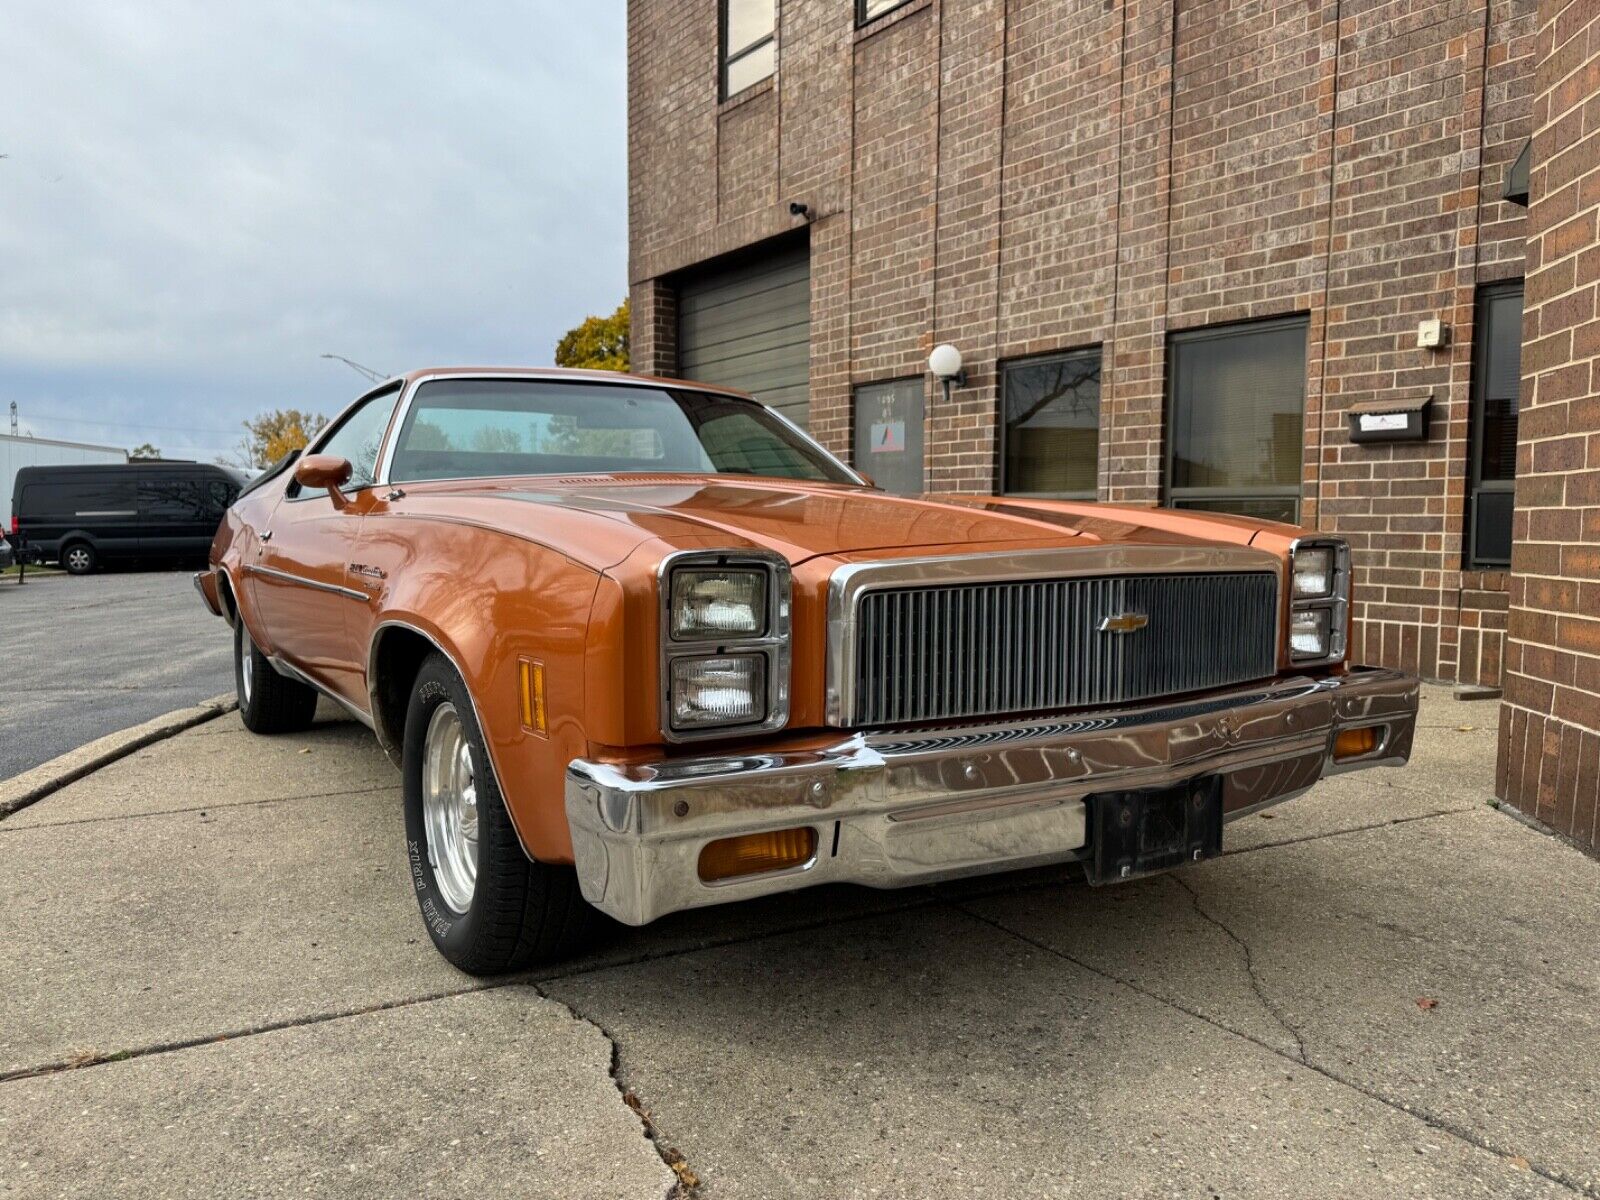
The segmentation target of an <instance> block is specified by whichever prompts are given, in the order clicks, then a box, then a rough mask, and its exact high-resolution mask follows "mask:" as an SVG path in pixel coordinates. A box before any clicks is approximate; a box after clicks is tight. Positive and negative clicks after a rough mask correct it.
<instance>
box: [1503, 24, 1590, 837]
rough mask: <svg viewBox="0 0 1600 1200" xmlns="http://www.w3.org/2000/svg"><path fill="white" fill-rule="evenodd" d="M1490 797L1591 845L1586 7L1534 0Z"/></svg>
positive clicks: (1587, 54) (1588, 254) (1588, 98)
mask: <svg viewBox="0 0 1600 1200" xmlns="http://www.w3.org/2000/svg"><path fill="white" fill-rule="evenodd" d="M1538 59H1539V62H1538V68H1537V71H1536V75H1535V98H1534V104H1533V127H1534V132H1533V159H1532V163H1533V170H1532V173H1531V176H1530V188H1529V195H1530V199H1531V205H1530V208H1529V210H1528V245H1527V262H1528V274H1527V285H1526V289H1527V290H1526V301H1525V309H1524V319H1523V353H1522V409H1521V414H1520V418H1519V426H1518V459H1517V507H1516V516H1515V519H1514V523H1513V535H1514V537H1515V545H1514V547H1513V550H1512V558H1511V568H1512V581H1511V614H1510V633H1509V638H1508V642H1507V646H1506V679H1505V703H1504V704H1503V705H1502V706H1501V719H1500V746H1501V752H1500V770H1499V778H1498V780H1497V785H1498V791H1499V794H1500V796H1501V797H1502V798H1503V799H1505V800H1506V801H1508V802H1509V803H1511V804H1513V805H1515V806H1516V807H1517V808H1519V809H1521V810H1523V811H1524V812H1527V813H1530V814H1532V815H1534V816H1536V817H1537V818H1538V819H1539V820H1541V821H1543V822H1545V823H1546V824H1548V825H1551V826H1553V827H1554V828H1555V829H1557V830H1558V831H1560V832H1561V833H1565V834H1569V835H1571V836H1572V837H1574V838H1576V839H1578V840H1579V841H1580V842H1583V843H1586V844H1588V845H1600V812H1597V811H1596V809H1597V805H1600V307H1597V302H1596V296H1597V289H1600V10H1597V9H1596V7H1595V5H1594V4H1593V2H1592V0H1542V2H1541V3H1540V5H1539V30H1538Z"/></svg>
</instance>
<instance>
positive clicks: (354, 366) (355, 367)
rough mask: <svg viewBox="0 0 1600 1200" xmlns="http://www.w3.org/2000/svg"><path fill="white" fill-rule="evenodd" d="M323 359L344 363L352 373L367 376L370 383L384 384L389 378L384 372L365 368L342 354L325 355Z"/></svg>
mask: <svg viewBox="0 0 1600 1200" xmlns="http://www.w3.org/2000/svg"><path fill="white" fill-rule="evenodd" d="M322 357H323V358H331V359H333V360H334V361H336V362H342V363H343V364H344V365H345V366H347V367H349V368H350V369H351V370H352V371H355V372H357V373H358V374H360V375H363V376H365V377H366V379H367V382H368V383H382V382H383V381H384V380H385V379H387V378H389V377H388V376H387V375H385V374H384V373H383V372H382V371H374V370H373V369H372V368H371V367H363V366H362V365H361V364H360V363H358V362H355V361H354V360H352V359H348V358H346V357H345V356H344V355H342V354H324V355H322Z"/></svg>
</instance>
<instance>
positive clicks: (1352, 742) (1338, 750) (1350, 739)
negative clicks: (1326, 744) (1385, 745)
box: [1333, 725, 1381, 759]
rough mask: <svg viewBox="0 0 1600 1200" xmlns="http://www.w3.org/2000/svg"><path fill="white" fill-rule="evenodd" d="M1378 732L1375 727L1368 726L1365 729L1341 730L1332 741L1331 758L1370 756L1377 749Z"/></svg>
mask: <svg viewBox="0 0 1600 1200" xmlns="http://www.w3.org/2000/svg"><path fill="white" fill-rule="evenodd" d="M1380 732H1381V731H1380V730H1379V729H1378V727H1377V726H1375V725H1368V726H1367V727H1366V728H1365V729H1341V730H1340V731H1339V735H1338V736H1337V737H1336V738H1334V739H1333V757H1334V758H1335V759H1344V758H1360V757H1361V756H1362V755H1363V754H1371V753H1372V752H1373V751H1374V750H1376V749H1377V748H1378V734H1379V733H1380Z"/></svg>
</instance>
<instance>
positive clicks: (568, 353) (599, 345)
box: [556, 300, 628, 371]
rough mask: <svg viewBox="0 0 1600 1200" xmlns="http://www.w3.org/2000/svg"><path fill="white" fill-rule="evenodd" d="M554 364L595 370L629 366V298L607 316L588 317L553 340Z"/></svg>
mask: <svg viewBox="0 0 1600 1200" xmlns="http://www.w3.org/2000/svg"><path fill="white" fill-rule="evenodd" d="M556 365H557V366H562V367H588V368H590V369H592V370H597V371H626V370H627V369H628V302H627V301H626V300H624V301H623V302H622V303H621V304H619V305H618V306H617V311H616V312H614V313H612V314H611V315H610V316H609V317H588V318H586V319H585V320H584V322H583V324H581V325H579V326H577V328H575V329H569V330H567V332H566V335H565V336H564V337H563V338H562V339H561V340H560V341H559V342H557V343H556Z"/></svg>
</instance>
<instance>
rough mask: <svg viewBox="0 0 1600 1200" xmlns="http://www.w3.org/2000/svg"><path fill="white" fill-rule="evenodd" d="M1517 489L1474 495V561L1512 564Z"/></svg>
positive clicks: (1486, 564) (1491, 563)
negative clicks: (1513, 510) (1512, 522)
mask: <svg viewBox="0 0 1600 1200" xmlns="http://www.w3.org/2000/svg"><path fill="white" fill-rule="evenodd" d="M1515 501H1516V493H1515V492H1514V491H1492V492H1490V491H1480V492H1478V493H1477V494H1476V495H1474V496H1473V498H1472V546H1471V551H1472V564H1473V565H1474V566H1478V567H1506V566H1510V565H1511V512H1512V509H1513V508H1514V507H1515Z"/></svg>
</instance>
